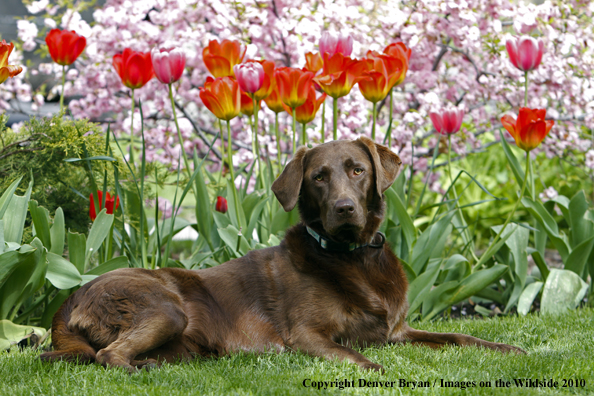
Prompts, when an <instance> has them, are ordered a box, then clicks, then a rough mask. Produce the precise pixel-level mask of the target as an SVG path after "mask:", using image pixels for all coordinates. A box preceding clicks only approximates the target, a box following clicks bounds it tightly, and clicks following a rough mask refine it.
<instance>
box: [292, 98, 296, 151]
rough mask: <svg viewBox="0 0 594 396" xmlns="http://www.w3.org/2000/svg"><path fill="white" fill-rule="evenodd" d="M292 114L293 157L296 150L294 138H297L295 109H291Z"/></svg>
mask: <svg viewBox="0 0 594 396" xmlns="http://www.w3.org/2000/svg"><path fill="white" fill-rule="evenodd" d="M292 112H293V114H292V115H293V155H295V150H296V149H297V145H296V141H295V138H296V136H297V124H296V122H295V107H293V108H292Z"/></svg>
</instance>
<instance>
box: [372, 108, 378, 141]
mask: <svg viewBox="0 0 594 396" xmlns="http://www.w3.org/2000/svg"><path fill="white" fill-rule="evenodd" d="M372 113H373V116H372V117H373V123H372V124H371V140H373V141H374V142H375V119H376V117H377V103H376V102H373V110H372Z"/></svg>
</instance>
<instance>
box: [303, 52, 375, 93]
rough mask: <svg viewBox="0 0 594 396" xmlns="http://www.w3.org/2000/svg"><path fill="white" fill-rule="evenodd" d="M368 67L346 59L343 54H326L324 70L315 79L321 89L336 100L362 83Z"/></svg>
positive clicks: (363, 63)
mask: <svg viewBox="0 0 594 396" xmlns="http://www.w3.org/2000/svg"><path fill="white" fill-rule="evenodd" d="M366 67H367V65H366V63H365V62H361V61H358V60H356V59H351V58H349V57H348V56H347V57H345V56H343V55H342V54H341V53H336V54H335V55H333V56H330V55H329V54H328V53H325V54H324V69H323V72H322V74H321V75H319V76H317V77H315V78H314V81H315V82H317V83H318V84H319V85H320V88H322V90H323V91H324V92H326V93H327V94H328V95H329V96H331V97H333V98H334V99H337V98H341V97H343V96H345V95H348V93H349V92H351V89H352V88H353V85H355V84H356V83H358V82H359V81H361V80H362V79H363V78H365V77H364V76H363V72H364V71H365V69H366Z"/></svg>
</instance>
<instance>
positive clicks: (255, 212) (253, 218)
mask: <svg viewBox="0 0 594 396" xmlns="http://www.w3.org/2000/svg"><path fill="white" fill-rule="evenodd" d="M269 199H270V197H267V196H262V197H260V201H259V202H258V203H257V204H256V205H255V207H254V208H253V209H252V210H251V214H250V222H249V224H248V226H247V227H246V229H245V235H247V237H248V238H251V237H252V233H253V231H254V228H255V227H256V224H257V223H258V220H260V217H261V216H260V215H261V214H262V210H263V209H264V206H265V205H266V204H267V203H268V201H269Z"/></svg>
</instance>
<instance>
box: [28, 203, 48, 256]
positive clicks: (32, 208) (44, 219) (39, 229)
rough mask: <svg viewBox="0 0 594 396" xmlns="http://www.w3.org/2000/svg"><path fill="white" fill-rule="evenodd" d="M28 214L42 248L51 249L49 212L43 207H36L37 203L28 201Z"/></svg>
mask: <svg viewBox="0 0 594 396" xmlns="http://www.w3.org/2000/svg"><path fill="white" fill-rule="evenodd" d="M29 212H30V213H31V218H32V219H33V225H35V232H36V233H37V237H38V238H39V239H40V240H41V243H43V246H44V247H45V248H46V249H48V250H50V249H51V247H52V240H51V236H50V217H49V211H48V210H47V209H46V208H44V207H39V206H37V201H35V200H33V199H32V200H30V201H29Z"/></svg>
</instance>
